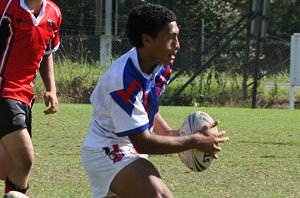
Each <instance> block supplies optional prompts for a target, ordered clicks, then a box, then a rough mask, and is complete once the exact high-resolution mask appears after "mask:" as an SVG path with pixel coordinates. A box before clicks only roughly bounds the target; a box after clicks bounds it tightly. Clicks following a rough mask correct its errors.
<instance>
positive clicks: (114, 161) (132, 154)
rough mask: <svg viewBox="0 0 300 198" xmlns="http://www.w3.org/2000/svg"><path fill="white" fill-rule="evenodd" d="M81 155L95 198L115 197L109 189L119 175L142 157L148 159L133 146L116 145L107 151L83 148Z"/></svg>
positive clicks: (106, 149)
mask: <svg viewBox="0 0 300 198" xmlns="http://www.w3.org/2000/svg"><path fill="white" fill-rule="evenodd" d="M81 155H82V164H83V167H84V169H85V171H86V173H87V175H88V178H89V182H90V186H91V189H92V193H93V197H94V198H103V197H110V196H113V195H115V194H114V193H113V192H111V191H110V190H109V188H110V184H111V182H112V181H113V179H114V177H115V176H116V175H117V173H118V172H119V171H120V170H122V169H123V168H124V167H125V166H127V165H128V164H130V163H132V162H134V161H135V160H137V159H139V158H140V157H144V158H145V157H147V156H145V155H143V156H141V155H140V154H138V153H137V152H136V151H135V149H134V148H133V147H132V145H126V146H116V145H114V146H112V147H107V148H105V149H101V148H89V147H85V146H83V148H82V153H81Z"/></svg>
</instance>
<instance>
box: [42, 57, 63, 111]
mask: <svg viewBox="0 0 300 198" xmlns="http://www.w3.org/2000/svg"><path fill="white" fill-rule="evenodd" d="M39 72H40V75H41V77H42V80H43V82H44V85H45V88H46V92H45V93H44V101H45V105H46V106H47V107H48V106H49V103H50V107H49V108H48V109H46V110H45V111H44V113H45V114H52V113H56V112H57V110H58V100H57V96H56V85H55V79H54V64H53V56H52V54H50V55H44V56H43V60H42V62H41V65H40V69H39Z"/></svg>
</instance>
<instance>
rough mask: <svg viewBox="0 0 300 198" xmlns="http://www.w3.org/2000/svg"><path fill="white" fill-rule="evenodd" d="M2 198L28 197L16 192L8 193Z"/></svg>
mask: <svg viewBox="0 0 300 198" xmlns="http://www.w3.org/2000/svg"><path fill="white" fill-rule="evenodd" d="M3 198H28V196H26V195H24V194H23V193H21V192H18V191H9V192H8V193H6V194H5V195H4V196H3Z"/></svg>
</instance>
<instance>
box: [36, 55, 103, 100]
mask: <svg viewBox="0 0 300 198" xmlns="http://www.w3.org/2000/svg"><path fill="white" fill-rule="evenodd" d="M105 70H106V67H101V66H100V64H99V63H94V64H93V65H91V64H79V63H77V62H71V61H69V60H67V59H66V60H64V61H62V62H57V63H56V64H55V80H56V86H57V90H58V97H59V101H60V102H62V103H63V102H71V103H89V97H90V94H91V92H92V90H93V89H94V87H95V86H96V84H97V82H98V80H99V77H100V76H102V74H103V73H104V71H105ZM34 90H35V93H36V95H37V97H36V98H37V101H38V102H41V101H42V99H43V94H44V86H43V83H42V80H41V78H40V76H38V78H37V79H36V82H35V86H34Z"/></svg>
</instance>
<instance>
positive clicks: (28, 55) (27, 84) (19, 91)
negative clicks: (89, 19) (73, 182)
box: [0, 0, 62, 194]
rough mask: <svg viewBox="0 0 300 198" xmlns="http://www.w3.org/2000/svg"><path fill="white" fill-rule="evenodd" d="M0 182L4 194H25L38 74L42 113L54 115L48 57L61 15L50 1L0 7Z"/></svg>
mask: <svg viewBox="0 0 300 198" xmlns="http://www.w3.org/2000/svg"><path fill="white" fill-rule="evenodd" d="M0 17H1V18H0V19H1V20H0V179H1V180H5V192H9V191H12V190H14V191H19V192H22V193H24V194H27V190H28V187H29V185H28V180H29V174H30V171H31V168H32V164H33V159H34V150H33V145H32V141H31V107H32V104H33V99H34V93H33V91H32V87H33V81H34V79H35V77H36V72H37V70H39V72H40V74H41V77H42V79H43V82H44V84H45V88H46V92H45V94H44V100H45V105H46V106H49V104H50V107H49V108H48V109H46V110H45V111H44V113H45V114H52V113H55V112H56V111H57V110H58V100H57V96H56V86H55V81H54V71H53V70H54V68H53V56H52V55H51V54H52V52H54V51H55V50H57V48H58V46H59V43H60V37H59V27H60V24H61V20H62V18H61V13H60V9H59V8H58V7H57V5H55V4H54V3H53V2H52V1H50V0H1V1H0Z"/></svg>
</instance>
